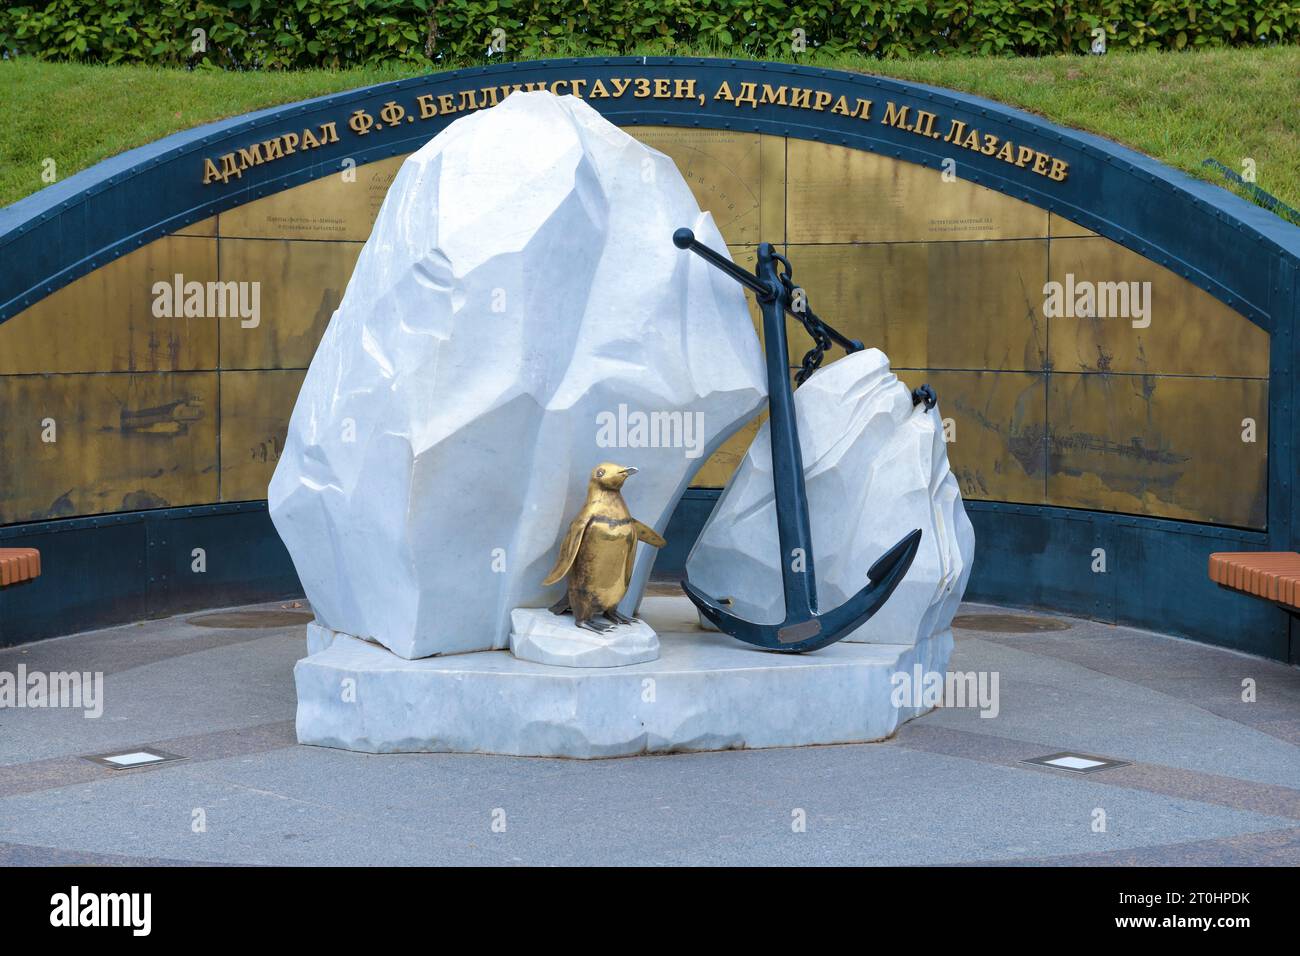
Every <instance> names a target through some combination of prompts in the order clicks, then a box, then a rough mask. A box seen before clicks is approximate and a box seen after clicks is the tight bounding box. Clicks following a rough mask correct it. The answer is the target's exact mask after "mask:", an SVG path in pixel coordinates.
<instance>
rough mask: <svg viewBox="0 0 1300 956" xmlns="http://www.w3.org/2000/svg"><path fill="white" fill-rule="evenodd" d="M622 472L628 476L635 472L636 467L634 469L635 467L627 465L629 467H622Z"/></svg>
mask: <svg viewBox="0 0 1300 956" xmlns="http://www.w3.org/2000/svg"><path fill="white" fill-rule="evenodd" d="M623 474H624V475H627V476H629V477H630V476H632V475H635V474H636V469H635V468H630V467H629V468H624V469H623Z"/></svg>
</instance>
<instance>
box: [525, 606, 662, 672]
mask: <svg viewBox="0 0 1300 956" xmlns="http://www.w3.org/2000/svg"><path fill="white" fill-rule="evenodd" d="M510 653H511V654H513V655H515V657H517V658H519V659H520V660H521V661H533V662H534V663H537V664H553V665H555V666H556V667H622V666H624V665H626V664H644V663H645V662H646V661H654V660H658V659H659V637H658V635H656V634H655V632H654V628H652V627H651V626H650V625H649V624H647V623H646V622H645V621H643V620H641V619H640V618H636V619H634V620H633V622H632V623H631V624H619V625H616V626H615V627H613V628H611V629H610V630H608V631H605V632H603V633H601V634H597V633H596V632H595V631H589V630H587V629H586V628H583V627H578V626H577V625H576V624H574V623H573V615H572V614H563V615H560V614H552V613H551V612H550V611H549V610H548V609H546V608H544V607H517V608H515V609H514V610H513V611H511V612H510Z"/></svg>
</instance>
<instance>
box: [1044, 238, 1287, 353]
mask: <svg viewBox="0 0 1300 956" xmlns="http://www.w3.org/2000/svg"><path fill="white" fill-rule="evenodd" d="M1050 256H1051V279H1052V281H1054V282H1060V283H1062V288H1063V289H1064V288H1065V285H1064V284H1065V282H1066V277H1067V275H1073V276H1074V282H1075V283H1076V284H1077V283H1081V282H1085V281H1086V282H1091V283H1094V284H1095V283H1100V282H1110V283H1131V282H1139V283H1143V282H1150V283H1151V286H1150V302H1149V319H1150V325H1149V326H1148V327H1146V328H1134V327H1133V321H1134V319H1132V318H1105V319H1101V318H1070V317H1064V316H1063V317H1057V318H1052V319H1048V338H1049V342H1050V346H1051V348H1050V354H1051V360H1052V367H1053V369H1055V370H1056V371H1062V372H1078V371H1083V372H1108V371H1109V372H1140V373H1152V374H1161V375H1238V376H1243V377H1247V378H1267V377H1268V349H1269V342H1268V333H1267V332H1265V331H1264V330H1263V329H1261V328H1260V327H1259V326H1257V325H1255V324H1254V323H1253V322H1251V321H1249V320H1248V319H1246V318H1245V317H1244V316H1242V315H1241V314H1240V313H1238V312H1235V311H1233V310H1232V309H1230V308H1228V307H1227V306H1226V305H1224V304H1223V303H1222V302H1220V301H1219V300H1218V299H1215V298H1214V297H1213V296H1211V295H1210V294H1209V293H1208V292H1205V291H1204V290H1202V289H1199V288H1197V287H1196V286H1194V285H1192V284H1191V283H1190V282H1188V281H1187V280H1186V279H1184V278H1183V277H1182V276H1179V275H1175V274H1174V273H1173V272H1170V271H1169V270H1168V269H1166V268H1165V267H1164V266H1161V265H1159V264H1157V263H1155V262H1152V261H1151V260H1150V259H1147V258H1145V257H1143V256H1140V255H1138V254H1137V253H1135V252H1131V251H1129V250H1128V249H1125V248H1124V247H1123V246H1121V245H1119V244H1118V243H1114V242H1111V241H1110V240H1109V239H1103V238H1100V237H1098V238H1094V239H1054V240H1052V242H1051V252H1050ZM1139 288H1140V287H1139ZM1063 297H1064V296H1063Z"/></svg>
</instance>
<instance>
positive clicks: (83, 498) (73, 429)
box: [0, 372, 217, 524]
mask: <svg viewBox="0 0 1300 956" xmlns="http://www.w3.org/2000/svg"><path fill="white" fill-rule="evenodd" d="M216 405H217V373H216V372H172V373H147V374H129V373H113V374H102V375H9V376H0V408H4V409H5V414H4V415H3V416H0V524H3V523H6V522H17V521H34V520H39V519H43V518H62V517H68V516H71V515H93V514H104V513H106V512H112V511H138V510H141V509H145V508H163V507H175V506H180V505H194V504H206V503H209V502H213V501H216V500H217V424H216V417H215V410H216ZM46 419H53V421H54V428H55V431H54V432H53V437H54V438H55V439H56V440H55V441H53V442H46V441H43V440H42V432H43V430H44V429H45V428H46V425H45V424H43V423H44V422H45V420H46Z"/></svg>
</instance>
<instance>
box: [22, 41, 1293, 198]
mask: <svg viewBox="0 0 1300 956" xmlns="http://www.w3.org/2000/svg"><path fill="white" fill-rule="evenodd" d="M633 52H634V53H636V54H637V55H640V54H641V53H646V54H654V53H656V52H658V51H655V50H650V49H647V50H644V51H643V50H636V51H633ZM675 53H676V55H724V56H727V55H730V56H735V55H736V54H735V53H728V52H727V51H708V52H705V51H699V52H698V53H684V52H683V51H681V50H677V51H675ZM580 54H581V50H577V49H575V50H573V51H566V53H565V55H580ZM521 58H522V57H521ZM771 59H780V58H779V57H771ZM799 62H802V63H807V64H811V65H815V66H826V67H835V68H838V69H845V70H855V71H860V72H864V73H874V74H878V75H884V76H891V77H897V78H899V79H905V80H915V81H918V82H922V83H929V84H933V85H936V86H946V87H949V88H951V89H956V90H964V91H966V92H970V93H975V94H978V95H981V96H986V97H988V98H990V99H994V100H999V101H1001V102H1004V103H1009V104H1012V105H1015V106H1019V107H1021V108H1023V109H1027V110H1031V111H1032V112H1035V113H1038V114H1040V115H1042V116H1045V117H1047V118H1049V119H1051V120H1054V121H1056V122H1058V123H1062V124H1064V125H1066V126H1073V127H1077V128H1079V129H1085V130H1090V131H1092V132H1095V133H1100V134H1102V135H1105V136H1108V137H1110V138H1111V139H1114V140H1117V141H1118V142H1121V143H1124V144H1125V145H1127V146H1131V147H1133V148H1134V149H1138V150H1140V151H1142V152H1144V153H1147V154H1149V155H1151V156H1155V157H1157V158H1158V159H1161V160H1163V161H1164V162H1166V163H1168V164H1169V165H1171V166H1175V167H1178V168H1179V169H1182V170H1185V171H1187V172H1189V173H1191V174H1193V175H1195V176H1199V177H1201V178H1203V179H1208V180H1210V181H1212V182H1217V183H1220V184H1222V182H1223V181H1222V179H1220V178H1219V176H1218V174H1217V173H1214V172H1212V171H1210V170H1206V169H1204V168H1203V167H1202V166H1201V162H1202V160H1204V159H1206V158H1208V157H1213V158H1215V159H1217V160H1219V161H1220V162H1222V163H1224V164H1225V165H1227V166H1229V167H1231V168H1233V169H1237V170H1238V171H1240V170H1241V167H1242V160H1243V159H1245V158H1248V157H1249V158H1250V159H1253V160H1254V161H1255V167H1256V175H1257V184H1258V185H1259V186H1260V187H1261V188H1262V189H1266V190H1268V191H1269V192H1271V193H1273V194H1274V195H1275V196H1277V197H1278V198H1280V199H1281V200H1282V201H1284V202H1286V203H1288V204H1289V205H1291V206H1296V207H1300V122H1298V121H1297V105H1298V104H1300V46H1287V47H1273V48H1264V49H1236V50H1208V51H1197V52H1193V51H1187V52H1181V53H1110V54H1108V55H1106V56H1102V57H1081V56H1077V57H1076V56H1069V57H1066V56H1061V57H1048V58H1040V59H1029V58H1025V59H1007V58H990V57H980V58H951V59H917V60H889V61H879V60H866V59H863V58H861V57H847V56H841V57H822V56H811V57H800V58H799ZM457 65H458V66H464V65H469V64H457ZM417 72H419V71H414V70H397V69H393V70H383V69H364V70H348V71H341V72H331V71H326V70H320V71H308V72H299V73H222V72H188V71H184V70H162V69H149V68H144V67H128V66H121V67H102V66H83V65H80V64H72V63H46V62H40V61H37V60H31V59H21V60H17V61H3V62H0V120H2V121H3V122H2V123H0V205H7V204H9V203H12V202H14V201H15V200H17V199H20V198H22V197H23V196H26V195H28V194H30V193H33V192H35V191H36V190H38V189H40V188H41V187H42V186H44V185H45V183H44V181H43V180H42V178H41V173H42V169H43V165H42V164H43V163H44V161H45V159H46V158H52V159H54V160H55V162H56V164H57V174H58V176H59V178H61V179H62V178H66V177H68V176H70V175H72V174H73V173H75V172H78V171H79V170H82V169H85V168H86V167H88V166H91V165H93V164H94V163H96V162H98V161H99V160H102V159H105V158H107V157H109V156H113V155H115V154H117V153H120V152H122V151H124V150H127V149H130V148H132V147H134V146H140V145H143V144H145V143H148V142H150V141H152V140H155V139H158V138H159V137H162V136H165V135H167V134H168V133H173V132H176V131H178V130H182V129H187V128H189V127H192V126H198V125H200V124H202V123H207V122H210V121H212V120H217V119H222V118H223V117H228V116H235V115H238V114H240V113H246V112H248V111H250V110H255V109H260V108H263V107H268V106H275V105H278V104H282V103H291V102H293V101H295V100H301V99H306V98H308V97H312V96H321V95H324V94H326V93H334V92H338V91H340V90H348V89H352V88H354V87H358V86H364V85H366V84H369V83H377V82H381V81H384V80H394V79H399V78H402V77H405V76H413V75H416V73H417Z"/></svg>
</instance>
